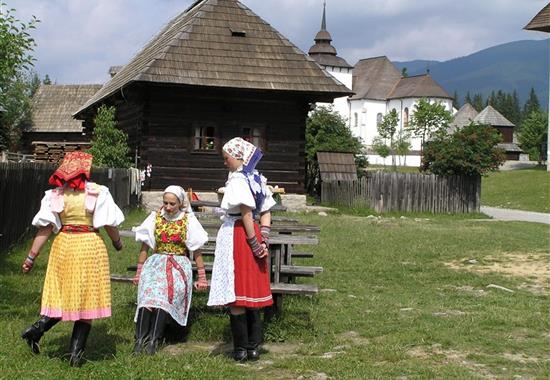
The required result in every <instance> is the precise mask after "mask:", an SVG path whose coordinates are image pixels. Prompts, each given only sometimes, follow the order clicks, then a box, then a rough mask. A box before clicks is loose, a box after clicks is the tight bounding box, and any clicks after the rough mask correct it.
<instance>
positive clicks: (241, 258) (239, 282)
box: [230, 220, 273, 308]
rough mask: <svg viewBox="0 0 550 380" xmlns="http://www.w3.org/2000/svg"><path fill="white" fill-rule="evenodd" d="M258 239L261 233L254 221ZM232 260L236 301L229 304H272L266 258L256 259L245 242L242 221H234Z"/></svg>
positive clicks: (261, 305)
mask: <svg viewBox="0 0 550 380" xmlns="http://www.w3.org/2000/svg"><path fill="white" fill-rule="evenodd" d="M254 230H255V231H256V237H257V238H258V241H261V238H262V235H261V234H260V228H259V227H258V225H257V224H256V223H254ZM233 261H234V262H235V296H236V301H235V302H233V303H232V304H231V305H230V306H239V307H247V308H261V307H266V306H271V305H273V297H272V295H271V286H270V282H269V270H268V269H267V259H266V258H263V259H258V258H257V257H255V256H254V254H253V253H252V250H251V249H250V246H249V245H248V243H247V242H246V231H245V229H244V225H243V222H242V221H241V220H238V221H236V222H235V227H234V230H233Z"/></svg>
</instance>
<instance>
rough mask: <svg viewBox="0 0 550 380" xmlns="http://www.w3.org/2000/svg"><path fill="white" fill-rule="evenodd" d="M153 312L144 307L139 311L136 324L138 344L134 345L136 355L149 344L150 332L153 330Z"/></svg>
mask: <svg viewBox="0 0 550 380" xmlns="http://www.w3.org/2000/svg"><path fill="white" fill-rule="evenodd" d="M152 315H153V312H152V311H151V309H149V308H146V307H142V308H140V309H139V311H138V317H137V322H136V343H135V345H134V353H135V354H139V353H140V352H141V350H142V349H143V347H144V346H145V345H147V343H148V342H149V339H150V336H149V332H150V330H151V317H152Z"/></svg>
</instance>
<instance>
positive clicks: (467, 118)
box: [447, 103, 479, 133]
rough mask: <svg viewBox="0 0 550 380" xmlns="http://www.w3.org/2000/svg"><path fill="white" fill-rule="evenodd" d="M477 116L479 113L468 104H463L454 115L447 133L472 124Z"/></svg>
mask: <svg viewBox="0 0 550 380" xmlns="http://www.w3.org/2000/svg"><path fill="white" fill-rule="evenodd" d="M478 114H479V112H477V110H476V109H475V108H474V107H473V106H472V105H471V104H470V103H465V104H464V105H463V106H462V107H460V109H459V110H458V112H457V113H456V114H455V115H454V117H453V121H451V123H450V124H449V128H448V130H447V131H448V132H449V133H453V132H456V131H457V130H459V129H461V128H464V127H465V126H467V125H469V124H470V123H471V122H473V121H474V120H475V118H476V116H477V115H478Z"/></svg>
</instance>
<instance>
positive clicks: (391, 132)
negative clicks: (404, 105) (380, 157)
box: [376, 108, 399, 167]
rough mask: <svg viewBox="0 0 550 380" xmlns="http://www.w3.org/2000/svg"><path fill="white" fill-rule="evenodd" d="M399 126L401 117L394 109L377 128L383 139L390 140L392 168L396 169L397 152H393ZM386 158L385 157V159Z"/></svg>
mask: <svg viewBox="0 0 550 380" xmlns="http://www.w3.org/2000/svg"><path fill="white" fill-rule="evenodd" d="M397 124H399V115H398V114H397V110H396V109H395V108H393V109H392V110H391V111H390V112H388V113H387V114H386V115H384V117H383V118H382V121H381V122H380V124H378V126H377V127H376V128H377V129H378V134H379V135H380V137H381V138H383V139H385V140H390V145H389V146H390V149H391V155H392V160H391V163H392V166H394V167H395V165H396V163H395V151H394V150H393V145H394V138H395V132H396V131H397ZM384 158H385V157H384Z"/></svg>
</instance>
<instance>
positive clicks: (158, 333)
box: [145, 309, 166, 355]
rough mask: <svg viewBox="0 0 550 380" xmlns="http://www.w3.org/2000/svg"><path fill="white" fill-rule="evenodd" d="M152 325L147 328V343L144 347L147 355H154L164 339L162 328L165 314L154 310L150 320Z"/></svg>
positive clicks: (160, 310) (164, 324) (159, 310)
mask: <svg viewBox="0 0 550 380" xmlns="http://www.w3.org/2000/svg"><path fill="white" fill-rule="evenodd" d="M151 322H152V325H151V327H150V328H149V343H148V344H147V346H146V347H145V353H146V354H147V355H154V354H155V352H157V349H158V346H159V344H160V342H161V340H162V339H163V337H164V327H165V326H166V312H165V311H164V310H162V309H155V311H154V312H153V317H152V319H151Z"/></svg>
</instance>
